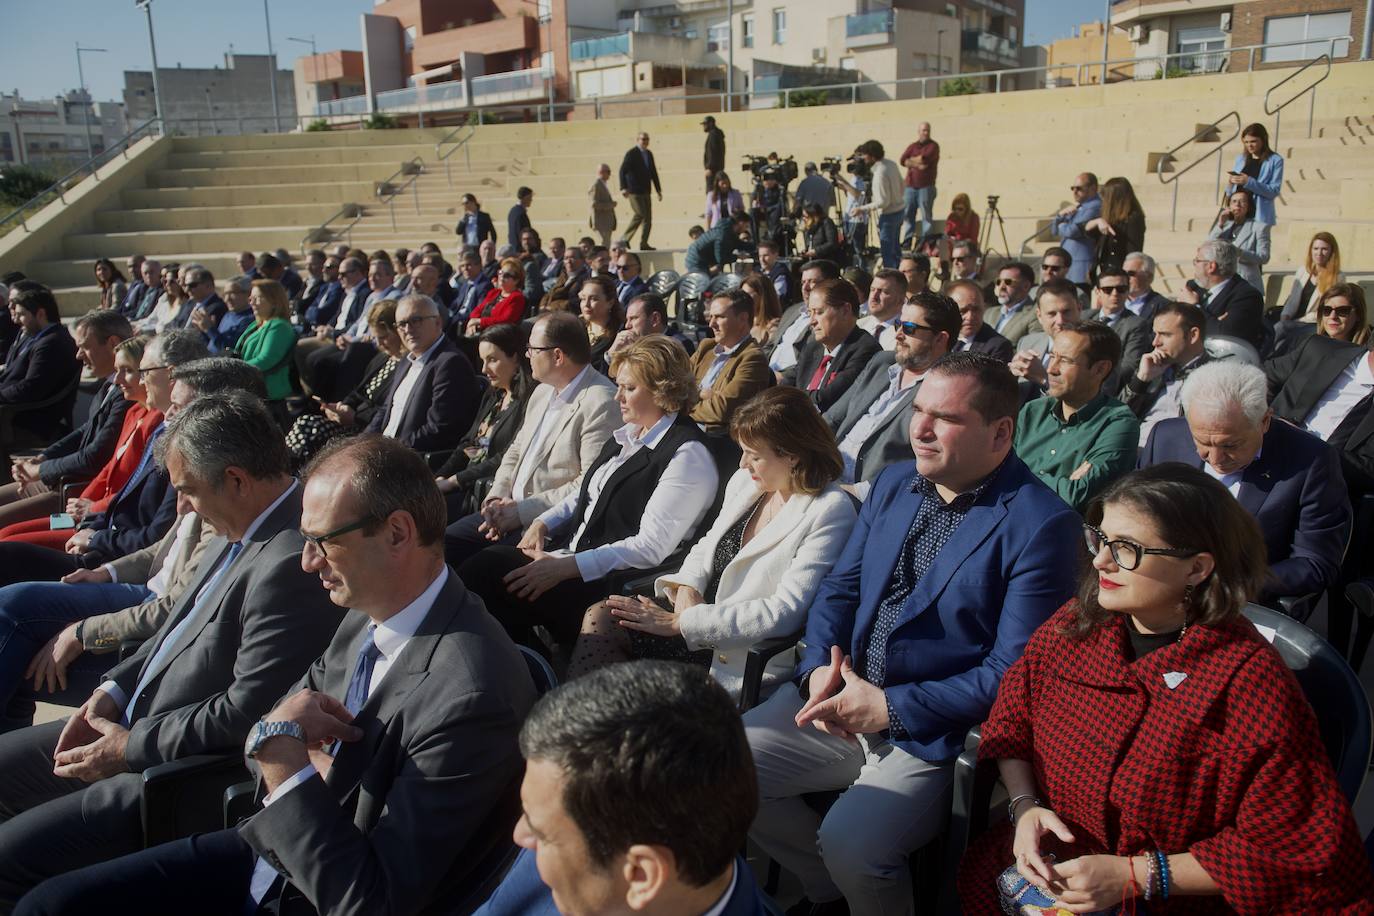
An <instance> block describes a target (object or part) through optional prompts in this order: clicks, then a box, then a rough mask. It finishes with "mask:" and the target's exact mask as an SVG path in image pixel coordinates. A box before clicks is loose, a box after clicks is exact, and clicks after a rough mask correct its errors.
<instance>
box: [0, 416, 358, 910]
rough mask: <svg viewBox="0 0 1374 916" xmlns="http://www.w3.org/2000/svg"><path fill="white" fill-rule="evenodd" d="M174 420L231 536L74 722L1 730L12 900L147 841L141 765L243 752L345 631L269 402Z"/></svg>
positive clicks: (176, 457) (0, 825) (207, 501)
mask: <svg viewBox="0 0 1374 916" xmlns="http://www.w3.org/2000/svg"><path fill="white" fill-rule="evenodd" d="M169 427H170V428H169V430H168V432H167V434H166V435H167V440H166V445H165V456H166V466H167V471H168V474H169V476H170V478H171V481H172V484H173V485H174V486H175V487H176V490H177V492H178V493H180V494H181V495H182V497H183V498H185V499H187V500H188V501H189V502H190V504H191V507H192V508H193V509H194V510H195V511H196V512H197V513H198V514H199V515H200V517H201V518H202V519H203V520H204V522H205V523H207V524H210V525H211V526H213V527H214V529H215V530H216V531H218V532H220V533H221V535H222V537H221V538H216V539H215V540H214V541H212V542H211V544H210V545H209V547H208V548H207V550H206V554H205V556H206V557H207V560H206V562H205V563H204V564H203V565H204V568H203V570H201V571H200V574H199V576H198V577H197V579H196V581H195V582H193V583H192V584H191V586H190V587H189V588H188V589H187V591H186V593H185V594H184V595H183V597H182V600H181V601H180V602H178V604H177V606H176V607H175V608H174V609H173V610H172V612H171V614H170V615H169V617H168V618H167V620H166V621H165V622H164V623H163V625H162V628H161V629H160V630H159V631H158V634H157V636H155V637H154V638H153V639H150V640H148V641H147V642H145V643H144V644H143V646H142V648H140V649H139V650H138V651H137V652H136V653H134V654H133V655H132V656H130V657H129V658H128V659H126V660H125V661H123V662H121V663H120V664H119V665H117V666H115V668H114V669H113V670H111V671H110V673H109V675H108V678H107V680H106V681H105V683H103V684H102V685H101V686H100V688H99V689H97V690H96V691H95V692H94V693H93V694H91V697H90V699H89V700H87V701H86V702H85V703H84V704H83V705H82V706H81V708H80V709H79V710H78V711H77V712H76V713H75V714H74V715H73V716H72V717H71V718H70V719H69V720H67V721H66V722H65V723H61V722H53V723H49V724H46V725H37V726H33V727H32V728H26V729H20V730H19V731H14V732H10V733H8V734H6V735H4V736H0V767H3V772H4V773H5V774H6V777H5V780H4V781H3V782H2V783H0V908H3V909H5V910H11V909H13V907H14V904H15V901H16V900H17V899H18V897H19V896H20V895H22V894H23V893H24V892H25V891H26V890H28V889H29V888H31V887H32V886H34V885H35V884H37V883H39V882H40V881H42V880H44V879H45V878H48V877H51V876H53V875H56V874H61V873H63V872H66V871H70V870H71V869H74V868H80V867H83V866H86V865H91V864H94V863H97V862H103V861H106V860H108V859H110V858H113V857H115V856H118V855H123V854H125V853H129V852H134V851H136V850H137V849H139V848H140V847H141V846H142V844H143V831H142V828H141V826H140V819H139V804H140V797H141V794H142V790H141V785H142V777H141V774H142V773H143V771H144V770H146V769H148V768H149V767H152V766H155V765H157V764H160V763H165V762H167V761H170V760H178V759H182V758H185V757H189V756H192V755H196V754H227V753H231V752H233V751H235V749H237V748H240V747H242V745H243V740H244V738H245V737H246V736H247V734H248V730H249V728H250V727H251V726H252V724H253V722H255V721H256V720H257V719H258V717H259V716H261V715H262V714H263V713H265V712H266V711H267V710H268V709H270V708H271V704H272V703H273V702H274V701H275V700H276V699H277V698H278V697H280V696H281V695H282V693H283V692H284V691H285V690H286V688H287V687H288V686H289V685H290V684H292V683H293V682H294V681H296V680H297V679H298V678H299V677H300V676H301V674H302V673H303V672H304V671H305V670H306V669H307V668H308V667H309V665H310V662H311V660H313V659H315V658H317V657H318V656H319V654H320V652H321V651H322V650H323V649H324V647H325V646H326V645H328V643H329V640H330V638H331V637H332V636H333V633H334V630H335V628H336V627H337V626H338V622H339V618H340V613H339V611H338V609H337V608H335V607H334V606H333V605H331V604H330V602H329V599H328V597H327V596H326V595H325V594H324V593H323V592H322V591H321V589H320V588H319V586H318V585H317V584H316V582H315V581H314V577H313V576H311V575H310V574H308V573H306V572H305V571H304V570H302V569H301V546H302V544H303V541H302V539H301V535H300V531H299V527H300V517H301V516H300V511H301V510H300V505H301V502H300V500H301V497H300V486H299V485H298V484H297V483H296V481H295V480H293V479H292V478H291V476H290V474H289V473H288V456H287V453H286V445H285V442H284V441H283V439H282V436H281V432H280V429H279V428H278V427H277V426H276V424H275V423H274V422H273V421H272V418H271V416H270V415H269V414H268V413H267V410H266V408H265V407H264V406H263V405H262V403H261V401H259V400H258V399H256V398H252V397H250V396H249V395H246V394H244V393H242V392H228V393H224V394H218V395H213V396H210V397H205V398H201V399H199V400H197V401H195V402H194V403H192V404H191V405H190V406H188V407H187V408H186V409H185V410H183V411H181V412H180V413H179V414H178V415H177V416H176V417H175V418H174V419H173V420H172V421H171V423H170V424H169ZM54 763H55V764H56V766H55V767H54ZM83 783H84V785H83Z"/></svg>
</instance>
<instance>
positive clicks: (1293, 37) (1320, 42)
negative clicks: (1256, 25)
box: [1263, 11, 1350, 63]
mask: <svg viewBox="0 0 1374 916" xmlns="http://www.w3.org/2000/svg"><path fill="white" fill-rule="evenodd" d="M1349 34H1350V13H1349V11H1347V12H1344V13H1306V14H1304V15H1302V16H1280V17H1275V18H1273V19H1266V20H1265V21H1264V43H1265V44H1267V45H1270V44H1280V43H1282V42H1286V41H1307V42H1308V44H1302V45H1289V46H1288V47H1286V48H1267V49H1265V51H1264V58H1263V59H1264V62H1265V63H1271V62H1277V61H1290V60H1312V59H1313V58H1316V57H1321V56H1322V55H1323V54H1326V53H1327V52H1329V51H1331V50H1332V45H1333V44H1334V45H1335V52H1334V53H1333V54H1332V55H1331V56H1332V57H1335V58H1341V57H1346V56H1348V55H1349V54H1350V42H1349V41H1337V42H1331V41H1328V40H1326V39H1330V38H1340V37H1341V36H1343V35H1349Z"/></svg>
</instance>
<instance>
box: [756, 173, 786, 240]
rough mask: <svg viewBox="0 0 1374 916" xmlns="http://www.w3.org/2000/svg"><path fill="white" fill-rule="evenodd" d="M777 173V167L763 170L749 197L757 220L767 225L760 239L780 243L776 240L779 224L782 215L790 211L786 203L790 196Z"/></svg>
mask: <svg viewBox="0 0 1374 916" xmlns="http://www.w3.org/2000/svg"><path fill="white" fill-rule="evenodd" d="M778 172H779V167H778V166H771V167H769V168H767V169H765V170H764V172H763V175H762V176H761V180H759V181H757V182H755V183H754V193H753V194H752V195H750V205H751V206H752V207H753V208H754V211H755V212H756V213H758V215H759V219H761V220H764V221H766V222H767V224H768V229H767V231H766V232H764V233H761V234H760V237H761V238H766V239H771V240H773V241H775V242H778V241H781V240H780V239H779V238H778V230H779V228H780V226H779V224H780V223H781V222H782V218H783V215H784V214H786V213H788V212H789V211H790V210H791V207H790V206H788V202H789V199H790V198H791V196H792V195H790V194H788V193H787V189H786V188H784V187H783V186H782V183H781V182H780V181H779V180H778V179H779V178H780V177H781V176H780V175H779V174H778Z"/></svg>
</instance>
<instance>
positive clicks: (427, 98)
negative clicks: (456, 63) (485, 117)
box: [377, 80, 468, 111]
mask: <svg viewBox="0 0 1374 916" xmlns="http://www.w3.org/2000/svg"><path fill="white" fill-rule="evenodd" d="M467 103H468V97H467V93H466V92H465V91H464V89H463V84H462V82H461V81H459V80H453V81H451V82H446V83H435V84H434V85H432V86H412V87H410V88H409V89H392V90H390V91H388V92H379V93H377V110H378V111H402V110H407V109H409V110H416V111H418V110H420V109H426V110H429V109H435V108H442V109H444V110H448V109H452V108H466V107H467Z"/></svg>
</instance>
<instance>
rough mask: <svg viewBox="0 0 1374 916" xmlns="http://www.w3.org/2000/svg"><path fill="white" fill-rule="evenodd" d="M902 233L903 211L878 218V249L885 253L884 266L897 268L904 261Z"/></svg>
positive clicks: (895, 211) (896, 211)
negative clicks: (900, 238)
mask: <svg viewBox="0 0 1374 916" xmlns="http://www.w3.org/2000/svg"><path fill="white" fill-rule="evenodd" d="M901 232H902V211H901V210H894V211H892V212H891V213H887V214H884V215H882V216H880V217H878V247H879V248H881V249H882V252H883V266H884V267H890V268H894V269H895V268H896V267H897V265H898V264H900V263H901V260H902V246H901V244H900V242H899V241H898V237H899V236H900V235H901Z"/></svg>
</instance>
